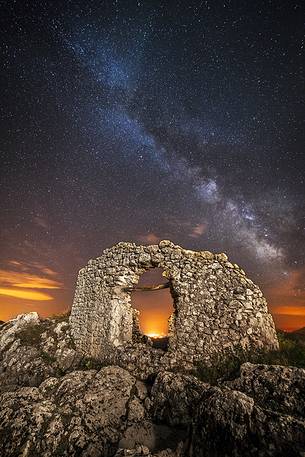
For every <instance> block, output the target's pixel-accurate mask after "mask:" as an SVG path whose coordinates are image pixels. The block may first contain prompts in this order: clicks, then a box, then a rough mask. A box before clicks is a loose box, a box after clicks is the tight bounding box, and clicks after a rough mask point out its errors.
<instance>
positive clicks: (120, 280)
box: [70, 240, 278, 368]
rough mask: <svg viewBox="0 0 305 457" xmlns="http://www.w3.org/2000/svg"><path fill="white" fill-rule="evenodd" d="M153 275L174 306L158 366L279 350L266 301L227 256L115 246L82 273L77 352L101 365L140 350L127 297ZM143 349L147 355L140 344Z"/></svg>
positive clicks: (75, 322)
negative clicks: (164, 283)
mask: <svg viewBox="0 0 305 457" xmlns="http://www.w3.org/2000/svg"><path fill="white" fill-rule="evenodd" d="M151 268H162V269H163V271H164V275H165V276H166V277H167V278H168V281H169V286H170V292H171V295H172V298H173V306H174V312H173V314H172V315H171V316H170V318H169V334H168V337H169V344H168V350H167V351H166V352H162V356H161V358H159V362H158V363H160V364H161V365H162V364H163V365H164V366H165V367H166V368H173V367H184V368H186V367H189V368H191V367H192V366H193V365H194V364H196V363H198V362H201V363H206V364H211V363H213V360H215V357H223V356H225V355H226V354H227V353H228V352H232V351H233V352H235V353H238V351H240V350H241V349H242V350H252V349H254V350H255V349H259V350H273V349H278V340H277V336H276V331H275V326H274V322H273V319H272V316H271V315H270V314H269V312H268V308H267V303H266V299H265V298H264V297H263V294H262V292H261V291H260V289H259V288H258V287H257V286H256V285H255V284H254V283H253V282H252V281H251V280H250V279H248V278H247V277H246V275H245V272H244V271H243V270H242V269H241V268H240V267H239V266H238V265H236V264H232V263H230V262H229V261H228V258H227V256H226V255H225V254H213V253H211V252H208V251H198V252H197V251H191V250H187V249H183V248H181V247H180V246H177V245H175V244H173V243H172V242H171V241H168V240H163V241H161V242H160V243H159V244H158V245H149V246H141V245H136V244H133V243H125V242H121V243H118V244H116V245H115V246H113V247H111V248H109V249H106V250H105V251H104V252H103V254H102V255H101V257H98V258H96V259H94V260H89V262H88V265H87V266H86V267H84V268H82V269H81V270H80V272H79V275H78V280H77V287H76V292H75V297H74V301H73V306H72V311H71V316H70V324H71V330H72V334H73V337H74V341H75V344H76V347H77V349H78V350H79V351H80V352H82V353H83V354H84V355H86V356H88V357H92V358H95V359H98V360H100V361H104V360H109V359H110V358H111V357H112V356H113V355H115V354H116V353H117V351H120V353H121V354H122V353H123V352H124V347H126V348H127V347H128V348H129V349H130V348H132V347H133V346H134V347H137V348H138V349H139V334H140V329H139V326H138V321H137V312H136V311H135V310H134V309H133V307H132V305H131V293H132V289H133V288H134V287H135V286H136V285H137V283H138V281H139V277H140V276H141V275H142V274H143V273H144V272H145V271H147V270H148V269H151ZM147 345H149V344H148V343H146V346H147ZM150 347H151V346H150ZM140 348H142V350H143V351H144V350H145V343H143V340H142V345H141V344H140ZM138 349H137V350H138ZM151 350H152V348H151ZM122 351H123V352H122ZM156 351H157V350H156ZM158 351H159V352H160V350H158Z"/></svg>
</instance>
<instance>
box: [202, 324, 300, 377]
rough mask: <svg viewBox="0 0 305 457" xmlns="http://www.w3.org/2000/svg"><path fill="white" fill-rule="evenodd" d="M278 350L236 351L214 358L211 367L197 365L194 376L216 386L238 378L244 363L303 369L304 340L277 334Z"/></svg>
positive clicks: (280, 333) (281, 333)
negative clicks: (220, 382) (223, 381)
mask: <svg viewBox="0 0 305 457" xmlns="http://www.w3.org/2000/svg"><path fill="white" fill-rule="evenodd" d="M278 339H279V344H280V349H279V350H278V351H269V352H257V351H253V352H250V351H249V352H246V351H242V350H240V351H237V352H235V353H234V354H233V353H229V354H228V355H227V356H226V357H225V356H224V355H221V356H215V358H214V360H213V362H212V364H211V366H208V365H205V364H203V363H198V365H197V366H196V368H195V370H194V375H195V376H197V377H198V378H199V379H200V380H202V381H205V382H209V383H210V384H216V383H217V382H219V381H222V380H230V379H234V378H236V377H238V375H239V371H240V366H241V365H242V364H243V363H245V362H251V363H262V364H266V365H284V366H294V367H298V368H305V338H304V339H302V338H295V337H294V335H293V334H291V335H289V334H287V333H284V332H281V331H279V332H278Z"/></svg>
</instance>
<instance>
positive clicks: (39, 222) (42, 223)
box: [33, 216, 50, 230]
mask: <svg viewBox="0 0 305 457" xmlns="http://www.w3.org/2000/svg"><path fill="white" fill-rule="evenodd" d="M33 222H34V224H36V225H37V226H38V227H40V228H43V229H45V230H49V228H50V226H49V224H48V222H47V221H46V220H45V219H44V218H43V217H41V216H36V217H34V219H33Z"/></svg>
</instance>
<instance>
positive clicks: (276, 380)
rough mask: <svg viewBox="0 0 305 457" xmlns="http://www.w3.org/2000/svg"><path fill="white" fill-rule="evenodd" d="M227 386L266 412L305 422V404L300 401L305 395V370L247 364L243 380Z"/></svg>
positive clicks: (244, 368)
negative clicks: (250, 398) (251, 399)
mask: <svg viewBox="0 0 305 457" xmlns="http://www.w3.org/2000/svg"><path fill="white" fill-rule="evenodd" d="M226 385H227V386H229V387H230V388H232V389H236V390H239V391H241V392H244V393H246V394H247V395H249V396H250V397H252V398H253V399H254V400H255V402H256V403H257V404H258V405H260V406H261V407H263V408H268V409H271V410H273V411H278V412H281V413H284V414H289V415H291V416H294V417H299V418H302V419H304V418H305V401H304V400H303V401H300V398H301V397H300V396H301V395H302V394H301V393H302V392H303V393H304V394H305V369H303V368H295V367H283V366H280V365H254V364H252V363H244V364H243V365H242V366H241V367H240V376H239V377H238V378H237V379H234V380H233V381H228V382H226ZM304 398H305V397H304Z"/></svg>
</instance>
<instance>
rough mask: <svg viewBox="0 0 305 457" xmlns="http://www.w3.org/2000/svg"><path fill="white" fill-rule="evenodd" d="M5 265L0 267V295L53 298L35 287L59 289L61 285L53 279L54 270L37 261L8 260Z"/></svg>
mask: <svg viewBox="0 0 305 457" xmlns="http://www.w3.org/2000/svg"><path fill="white" fill-rule="evenodd" d="M7 266H8V267H9V268H3V269H0V295H6V296H10V297H15V298H21V299H26V300H29V299H31V300H53V297H52V296H51V295H49V294H48V293H46V292H41V291H40V290H37V289H46V290H51V289H61V288H62V286H63V285H62V283H61V282H59V281H57V280H55V276H56V272H55V271H53V270H52V269H50V268H48V267H46V266H43V265H40V264H38V263H26V262H19V261H17V260H10V261H8V262H7ZM12 268H13V269H12ZM48 276H51V277H52V279H51V278H50V277H48Z"/></svg>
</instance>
